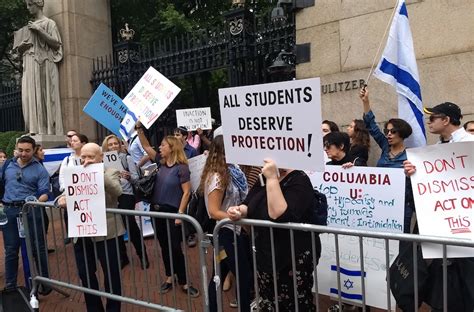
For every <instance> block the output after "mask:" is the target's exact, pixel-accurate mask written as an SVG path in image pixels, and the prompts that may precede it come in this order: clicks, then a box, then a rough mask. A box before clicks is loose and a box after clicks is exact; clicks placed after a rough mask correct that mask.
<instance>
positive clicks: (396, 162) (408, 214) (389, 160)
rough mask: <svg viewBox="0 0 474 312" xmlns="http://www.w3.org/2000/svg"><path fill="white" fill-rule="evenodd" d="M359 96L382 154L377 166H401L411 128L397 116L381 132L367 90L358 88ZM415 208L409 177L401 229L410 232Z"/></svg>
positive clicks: (365, 119) (367, 124)
mask: <svg viewBox="0 0 474 312" xmlns="http://www.w3.org/2000/svg"><path fill="white" fill-rule="evenodd" d="M359 97H360V99H361V100H362V104H363V106H364V122H365V125H366V126H367V129H369V133H370V135H371V136H372V137H373V138H374V140H375V142H377V144H378V146H379V147H380V148H381V149H382V154H381V155H380V158H379V160H378V161H377V167H386V168H402V167H403V162H404V161H405V160H406V159H407V153H406V146H405V143H404V140H405V139H406V138H408V137H409V136H410V135H411V134H412V132H413V131H412V128H411V126H410V124H409V123H408V122H406V121H405V120H403V119H399V118H391V119H389V120H388V121H387V122H386V123H385V125H384V130H383V133H382V131H380V129H379V127H378V126H377V123H376V122H375V115H374V113H373V112H372V109H371V108H370V102H369V90H367V87H364V88H362V89H361V90H360V93H359ZM414 210H415V203H414V202H413V192H412V190H411V183H410V179H407V180H406V183H405V221H404V225H403V231H404V232H405V233H410V232H411V231H410V226H411V219H412V215H413V212H414Z"/></svg>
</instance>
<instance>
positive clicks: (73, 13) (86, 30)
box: [44, 0, 112, 141]
mask: <svg viewBox="0 0 474 312" xmlns="http://www.w3.org/2000/svg"><path fill="white" fill-rule="evenodd" d="M44 13H45V15H46V16H48V17H49V18H51V19H52V20H54V21H55V22H56V24H57V25H58V28H59V32H60V34H61V38H62V41H63V50H64V58H63V61H62V62H61V63H60V65H59V79H60V93H61V105H62V115H63V124H64V131H67V130H69V129H75V130H77V131H79V132H80V133H83V134H85V135H87V137H88V138H89V140H91V141H94V140H96V123H95V121H94V120H93V119H92V118H90V117H89V116H87V115H86V114H84V113H83V112H82V109H83V108H84V105H85V104H86V103H87V101H88V100H89V98H90V96H91V95H92V86H91V84H90V80H91V77H92V60H93V59H95V58H96V57H98V56H105V55H110V54H111V53H112V35H111V17H110V1H109V0H79V1H78V0H46V1H45V7H44Z"/></svg>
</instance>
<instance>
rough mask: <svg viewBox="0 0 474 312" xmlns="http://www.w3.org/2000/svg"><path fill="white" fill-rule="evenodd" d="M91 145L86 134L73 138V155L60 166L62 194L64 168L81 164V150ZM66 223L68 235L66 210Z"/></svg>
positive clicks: (65, 240)
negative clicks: (88, 144) (86, 145)
mask: <svg viewBox="0 0 474 312" xmlns="http://www.w3.org/2000/svg"><path fill="white" fill-rule="evenodd" d="M87 143H89V139H88V138H87V136H85V135H84V134H80V133H75V134H73V135H72V137H71V148H72V150H73V152H72V153H71V155H70V156H67V157H66V158H64V159H63V161H62V162H61V165H60V166H59V179H58V180H59V190H60V191H61V192H63V191H64V168H66V167H70V166H77V165H79V164H80V162H81V149H82V147H83V146H84V145H85V144H87ZM64 223H66V234H67V223H68V218H67V210H64ZM70 242H71V240H70V239H69V238H68V237H66V238H65V239H64V244H69V243H70Z"/></svg>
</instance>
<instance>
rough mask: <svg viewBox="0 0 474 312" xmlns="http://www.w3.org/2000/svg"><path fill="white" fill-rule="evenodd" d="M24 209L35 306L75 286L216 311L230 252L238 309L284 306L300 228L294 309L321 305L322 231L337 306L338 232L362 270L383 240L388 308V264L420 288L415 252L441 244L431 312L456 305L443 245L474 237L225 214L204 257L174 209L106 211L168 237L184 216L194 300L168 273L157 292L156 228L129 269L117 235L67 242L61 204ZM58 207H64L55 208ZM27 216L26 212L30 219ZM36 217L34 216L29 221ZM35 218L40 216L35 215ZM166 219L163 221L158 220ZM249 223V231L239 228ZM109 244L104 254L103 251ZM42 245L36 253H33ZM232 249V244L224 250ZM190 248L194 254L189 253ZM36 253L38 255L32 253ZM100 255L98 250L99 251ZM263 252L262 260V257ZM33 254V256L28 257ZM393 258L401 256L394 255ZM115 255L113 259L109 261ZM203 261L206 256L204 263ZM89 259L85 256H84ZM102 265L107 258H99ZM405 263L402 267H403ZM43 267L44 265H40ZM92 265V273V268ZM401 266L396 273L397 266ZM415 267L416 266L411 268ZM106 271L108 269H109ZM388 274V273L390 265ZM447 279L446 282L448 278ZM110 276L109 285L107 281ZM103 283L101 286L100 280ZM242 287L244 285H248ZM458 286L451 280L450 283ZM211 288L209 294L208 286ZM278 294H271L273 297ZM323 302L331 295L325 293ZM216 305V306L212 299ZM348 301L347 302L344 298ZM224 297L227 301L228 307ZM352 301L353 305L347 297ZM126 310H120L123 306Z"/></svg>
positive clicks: (150, 303)
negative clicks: (244, 240) (308, 299)
mask: <svg viewBox="0 0 474 312" xmlns="http://www.w3.org/2000/svg"><path fill="white" fill-rule="evenodd" d="M45 208H46V209H49V210H51V211H50V213H48V215H49V229H50V230H49V231H47V229H48V227H46V226H45V219H46V218H47V217H46V216H45V215H44V214H43V211H42V210H43V209H45ZM20 211H21V214H20V216H21V218H22V220H23V224H24V234H25V237H26V247H27V248H26V249H27V254H28V258H29V259H30V261H29V262H30V271H31V279H30V280H29V283H31V285H30V286H31V304H32V307H36V308H37V307H38V301H37V297H36V294H37V293H38V291H39V293H40V294H41V293H44V291H45V289H46V290H47V289H49V288H52V290H53V291H57V292H58V293H60V294H62V295H64V296H65V297H67V296H69V295H70V294H73V293H75V292H79V293H84V294H89V295H96V296H99V297H100V298H106V299H107V300H110V301H115V302H121V303H122V304H125V305H127V306H129V305H131V306H136V307H142V308H145V309H153V310H161V311H181V310H185V311H195V310H202V311H208V310H211V311H212V310H214V309H217V311H225V310H226V309H225V307H226V306H224V303H223V300H222V298H223V293H222V281H223V276H221V263H220V262H221V261H222V259H225V257H234V258H233V260H234V261H233V262H234V263H235V264H234V266H235V267H234V268H227V270H229V269H230V271H233V272H235V277H236V285H235V295H236V299H237V306H238V307H240V310H241V311H259V310H260V308H261V307H262V304H263V303H264V302H265V301H264V300H267V301H266V303H267V304H268V303H270V305H271V306H272V308H273V310H274V311H285V309H283V308H279V305H280V304H281V302H280V299H281V296H282V294H281V285H280V281H279V278H280V277H279V271H278V269H277V264H278V262H279V260H280V259H278V256H280V257H282V255H283V257H285V258H286V259H288V263H289V266H290V271H291V272H298V270H300V269H299V268H298V265H299V264H300V262H299V261H300V259H298V257H296V256H295V254H297V253H296V251H297V245H298V243H301V241H299V242H298V241H296V242H295V238H297V239H298V237H301V236H298V233H305V235H307V236H306V237H307V241H306V242H307V246H309V248H310V250H311V255H310V257H309V258H308V259H307V260H308V261H309V262H310V263H311V265H310V275H311V277H310V279H311V283H310V285H309V289H303V290H302V289H300V288H298V287H300V286H297V287H294V285H300V284H301V283H300V277H301V276H299V275H298V274H292V275H291V277H290V279H289V281H290V282H289V283H290V284H291V283H292V285H293V286H291V285H290V286H291V287H289V291H288V293H287V294H286V295H288V296H289V298H290V301H291V300H292V301H293V302H294V305H293V306H294V308H292V309H291V310H294V311H306V310H305V309H303V308H301V307H300V302H299V301H298V298H300V297H301V295H302V294H303V293H308V291H309V293H311V294H312V296H313V304H314V308H315V310H316V311H323V306H324V304H323V303H322V300H323V299H324V298H323V296H321V295H320V294H321V293H323V292H322V291H321V289H318V279H319V277H318V270H317V269H316V268H317V265H318V256H317V254H318V253H317V250H318V249H319V248H320V247H318V246H319V245H318V240H319V239H318V237H319V236H318V235H320V234H321V233H325V234H324V235H330V237H331V239H333V240H334V244H335V252H334V254H335V255H336V256H335V257H336V259H335V262H336V272H335V273H336V281H337V285H336V288H337V292H336V295H335V296H333V300H335V302H337V304H338V305H339V306H342V304H343V303H344V302H346V300H345V299H344V298H343V297H342V296H341V294H342V291H343V285H342V284H343V283H342V276H341V274H343V269H341V265H340V257H339V255H340V252H341V248H343V247H341V246H340V245H339V242H340V239H341V237H343V236H351V237H354V240H355V245H358V248H359V254H358V255H355V256H358V257H360V263H359V266H360V267H359V269H360V271H361V272H365V263H364V253H365V250H364V244H363V241H364V240H366V239H377V240H380V241H381V244H380V246H381V247H382V248H383V249H384V252H385V259H384V260H385V263H384V266H383V267H384V269H385V280H384V281H383V283H384V284H385V286H384V287H385V288H386V293H387V296H386V299H385V301H386V306H387V307H388V309H387V310H394V309H395V304H396V303H398V302H394V301H393V299H392V297H391V296H390V291H391V286H392V287H393V283H392V281H391V279H392V277H393V275H391V268H394V266H398V267H397V268H398V269H400V270H401V273H403V274H404V275H405V277H406V276H409V275H412V276H411V277H410V278H408V279H407V281H408V282H407V283H408V284H411V283H412V284H413V289H415V290H418V289H419V286H420V283H421V282H422V281H421V280H420V278H421V277H420V276H418V272H419V270H418V269H419V267H418V266H419V265H420V263H424V262H422V261H423V260H422V259H421V258H420V255H419V253H418V252H417V250H418V249H419V246H420V244H422V243H432V244H437V245H440V246H441V248H442V251H443V257H442V259H440V260H439V261H440V263H442V265H441V269H440V273H439V274H440V276H439V279H438V280H439V281H440V283H441V284H442V285H441V288H442V291H440V293H439V297H440V300H441V298H442V300H441V301H440V302H442V306H441V307H438V309H433V311H454V310H453V307H452V306H451V304H452V299H453V298H450V297H449V295H450V294H451V292H449V291H451V290H450V289H449V291H448V286H449V288H451V287H453V284H452V276H449V274H450V273H449V272H451V267H450V266H451V264H452V263H453V262H454V261H457V260H453V259H448V258H447V251H448V246H463V247H471V248H472V247H474V242H472V241H470V240H459V239H449V238H437V237H428V236H423V235H415V234H393V233H380V232H371V231H361V230H352V229H338V228H333V227H323V226H316V225H308V224H295V223H275V222H270V221H261V220H242V221H240V222H231V221H230V220H222V221H220V222H218V223H217V225H216V227H215V229H214V233H213V246H214V249H213V250H214V252H213V257H212V259H213V261H209V260H210V259H209V256H208V255H206V251H207V249H208V248H209V247H210V244H209V243H208V240H207V239H206V236H205V235H204V233H203V231H202V229H201V227H200V226H199V224H198V223H197V222H196V220H194V219H193V218H191V217H189V216H187V215H184V214H173V213H166V212H143V211H134V210H123V209H107V213H110V214H113V215H114V216H115V217H116V218H115V220H116V221H115V226H117V225H118V222H122V221H121V220H122V218H121V217H122V216H133V217H135V218H136V219H137V221H138V224H142V219H143V218H151V222H152V224H153V226H155V228H156V225H157V222H158V221H159V220H160V221H161V222H166V223H165V225H164V226H166V231H167V233H168V237H170V230H171V227H172V226H174V223H175V221H174V220H175V219H179V220H182V222H186V223H187V224H189V225H190V226H191V227H192V228H194V230H195V231H196V236H197V248H196V250H195V251H192V252H190V249H188V247H187V246H186V244H184V243H183V244H182V248H183V254H184V262H185V272H186V280H187V281H191V282H192V283H194V285H195V286H196V288H198V289H199V290H200V298H197V299H193V298H191V296H190V293H189V292H188V293H186V294H184V293H183V292H181V291H177V290H179V288H178V287H177V286H178V285H177V284H178V283H177V282H176V281H175V280H174V279H173V281H172V284H173V287H172V289H171V291H170V293H168V294H162V293H161V292H160V285H162V284H163V282H164V281H165V279H164V273H163V272H164V269H163V265H162V262H163V257H165V255H162V256H161V255H160V253H159V252H158V251H159V250H160V244H159V243H158V237H157V234H153V236H152V237H150V238H149V239H146V240H145V239H143V235H142V234H143V232H142V230H141V231H140V234H141V235H140V242H141V244H142V246H145V245H146V246H147V247H148V251H149V253H148V254H149V256H150V261H149V263H150V266H149V267H148V266H146V265H145V266H144V267H142V269H140V264H143V263H144V262H143V261H144V260H145V259H144V258H143V256H142V258H141V259H138V260H135V259H134V257H133V256H132V250H131V244H130V243H129V244H128V248H127V254H128V257H129V258H130V260H131V265H130V266H129V267H128V268H125V269H123V268H121V269H118V270H116V269H114V268H113V263H120V259H119V256H118V254H119V251H118V250H119V239H118V238H117V237H115V238H112V239H111V242H112V244H111V246H112V249H107V248H105V247H103V246H104V245H103V244H102V245H101V244H100V242H99V241H95V240H93V239H91V238H87V240H88V245H85V240H81V239H80V240H79V241H77V242H74V244H69V245H66V244H65V241H64V238H67V234H66V229H65V223H64V219H63V214H62V209H58V208H57V207H56V206H54V205H52V204H45V203H37V202H28V203H26V204H25V205H24V207H23V209H21V208H18V212H20ZM59 212H61V213H59ZM28 216H30V217H28ZM31 220H37V221H33V222H32V221H31ZM38 220H40V221H38ZM124 220H125V222H124V225H125V228H126V229H127V232H128V233H130V222H129V219H128V218H124ZM161 224H163V223H161ZM238 227H242V230H241V231H242V232H240V234H239V230H238ZM226 229H227V230H231V231H232V232H231V233H232V234H231V235H230V236H229V235H228V233H229V232H228V233H227V238H229V237H231V240H232V242H231V244H232V245H231V246H232V247H231V248H232V249H233V252H232V251H231V252H227V253H226V249H225V248H222V245H223V239H224V237H223V235H222V233H223V232H222V231H223V230H226ZM244 229H246V230H244ZM262 230H265V231H267V232H268V234H269V237H270V244H269V246H268V247H269V249H268V250H270V253H269V254H268V255H262V250H259V249H258V243H257V240H259V239H261V237H258V235H257V234H258V233H261V231H262ZM278 231H279V232H280V233H282V231H283V232H284V233H286V234H285V235H287V236H288V237H289V238H290V240H289V242H290V248H289V250H287V251H285V252H284V253H283V254H281V253H280V254H279V253H278V252H277V249H278V248H279V246H281V244H282V242H281V241H278V240H276V239H277V237H281V236H278V235H277V234H276V233H277V232H278ZM243 233H248V243H249V245H248V246H244V248H241V247H242V244H241V241H239V239H240V238H241V236H242V235H244V234H243ZM179 235H180V236H181V239H182V241H183V242H184V241H185V236H186V231H185V229H184V227H182V228H181V230H179ZM41 237H44V238H45V241H44V242H42V241H41ZM395 242H406V244H407V245H406V246H408V248H412V250H413V253H412V256H411V257H412V260H413V261H412V262H411V263H412V264H411V267H408V266H406V264H400V263H399V262H397V261H398V260H396V259H395V261H394V258H395V256H396V254H395V255H394V254H390V253H389V249H390V248H389V247H390V246H391V245H392V244H394V243H395ZM168 243H169V244H171V241H170V239H169V238H168ZM48 245H49V246H52V247H53V248H54V249H55V252H54V253H53V254H49V255H47V256H46V257H44V256H42V255H44V254H45V253H46V248H47V247H46V246H48ZM76 248H79V249H80V250H82V252H83V254H84V255H85V257H86V258H87V257H89V258H90V259H92V260H91V261H92V262H91V263H94V264H95V265H94V267H93V268H91V267H88V264H86V272H87V274H86V275H87V283H85V281H84V280H82V282H81V279H80V278H79V276H78V273H77V272H78V269H77V267H78V263H77V258H78V256H77V254H76V251H77V250H76V251H74V249H76ZM100 248H104V250H105V257H109V258H107V261H106V262H105V263H106V265H105V266H103V267H102V270H99V269H98V267H99V266H98V265H97V264H98V263H101V259H100V257H101V256H100V255H99V254H100ZM322 248H323V249H324V248H327V246H325V245H324V242H323V245H322ZM107 250H108V251H109V252H107ZM37 251H39V252H37ZM227 251H229V249H227ZM246 252H247V255H245V257H244V259H246V260H248V261H249V262H248V263H249V264H250V267H249V268H246V267H244V266H243V263H242V255H243V254H242V253H246ZM191 253H192V255H191ZM37 256H38V257H37ZM167 256H169V257H170V263H171V272H172V275H173V276H174V273H175V272H176V269H177V268H176V267H174V265H173V263H174V261H173V254H172V253H171V252H170V253H169V254H168V255H167ZM265 256H267V257H266V259H267V260H268V264H269V267H270V268H271V269H270V270H269V274H267V276H266V278H268V279H269V281H270V282H268V283H267V284H266V287H268V288H269V289H270V292H269V291H268V290H269V289H262V288H261V285H262V281H261V279H262V277H265V275H263V274H262V270H261V267H260V263H261V261H260V260H261V259H263V258H265ZM102 257H103V253H102ZM110 257H117V259H116V260H114V259H111V258H110ZM261 257H263V258H261ZM33 259H35V260H36V261H33ZM397 259H398V258H397ZM112 260H114V261H112ZM206 260H207V261H206ZM44 261H45V262H46V266H44ZM87 263H88V262H87ZM102 263H104V262H102ZM403 265H405V267H403ZM212 266H214V269H215V273H213V274H212V275H211V276H210V278H209V275H208V274H209V272H211V271H213V269H212ZM45 267H46V269H45ZM96 269H97V272H95V271H96ZM114 270H115V271H116V272H117V275H118V276H116V277H118V280H119V283H120V291H118V292H117V291H114V289H113V286H114V285H112V284H113V279H112V278H111V273H113V272H114ZM400 270H399V271H400ZM413 272H416V274H414V273H413ZM469 272H470V271H468V270H465V271H463V273H465V274H468V273H469ZM107 273H108V274H107ZM242 273H248V274H250V275H251V276H250V281H248V280H247V281H245V283H250V284H251V285H252V286H251V289H253V292H254V294H253V295H252V299H253V301H252V303H251V306H250V307H248V309H247V307H246V306H245V307H244V306H242V303H243V302H248V301H249V300H248V299H249V298H246V297H245V294H244V293H243V292H242V291H248V290H249V289H250V288H249V287H247V286H246V284H245V283H244V284H241V283H243V281H242V280H241V276H243V275H242ZM392 274H393V271H392ZM95 279H97V280H98V285H96V286H94V285H93V284H94V283H92V281H93V280H95ZM448 280H450V281H451V282H450V283H449V284H448ZM107 282H108V285H109V286H107ZM360 282H361V285H362V286H361V291H362V297H361V299H360V301H359V302H358V303H355V305H356V306H359V307H360V309H361V310H362V311H367V310H368V309H369V304H368V303H367V301H366V295H367V289H368V287H369V286H368V285H366V284H365V279H364V278H363V277H362V275H361V277H360ZM104 284H105V286H104ZM408 284H404V285H403V286H404V287H405V288H407V287H409V286H410V285H408ZM243 286H245V287H247V289H245V287H243ZM454 286H455V285H454ZM211 287H215V298H213V295H212V294H210V293H209V292H210V291H211V290H212V289H211ZM208 290H209V292H208ZM269 293H272V294H273V297H272V298H267V297H265V296H268V294H269ZM275 294H276V295H275ZM412 299H413V305H412V307H408V308H407V307H404V310H403V311H417V310H418V309H419V303H421V301H423V300H424V297H423V295H422V294H419V293H418V291H414V292H413V298H412ZM325 301H326V302H327V301H328V299H327V298H325ZM213 303H215V305H213ZM346 303H347V302H346ZM43 304H46V302H44V301H42V300H40V302H39V307H40V308H41V305H43ZM227 304H228V303H226V305H227ZM351 304H354V303H353V302H352V301H351ZM124 310H125V309H124Z"/></svg>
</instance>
